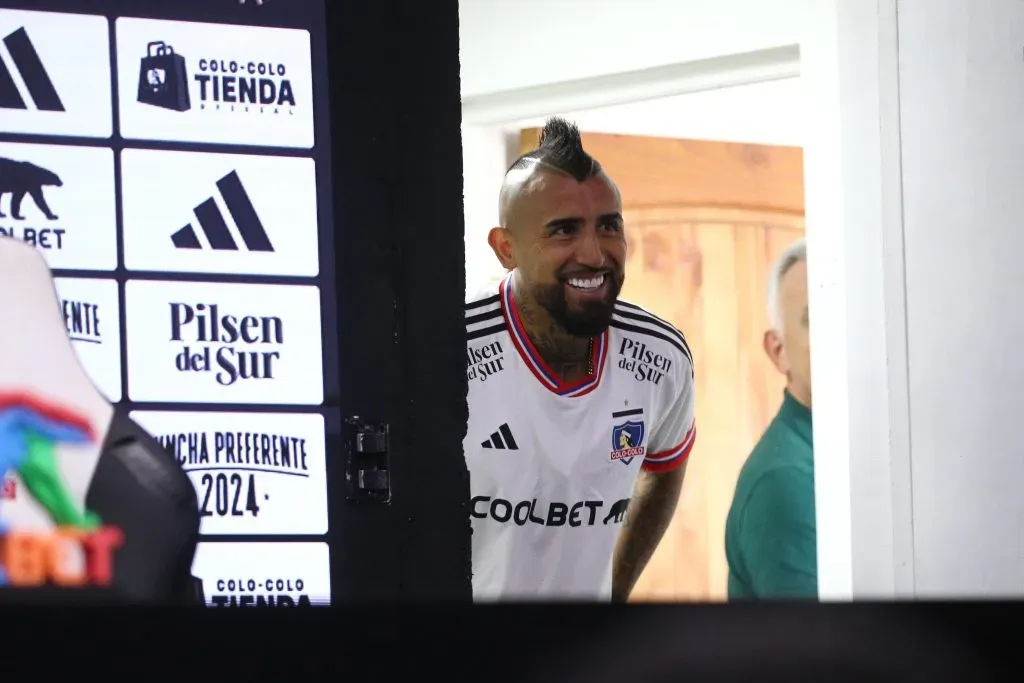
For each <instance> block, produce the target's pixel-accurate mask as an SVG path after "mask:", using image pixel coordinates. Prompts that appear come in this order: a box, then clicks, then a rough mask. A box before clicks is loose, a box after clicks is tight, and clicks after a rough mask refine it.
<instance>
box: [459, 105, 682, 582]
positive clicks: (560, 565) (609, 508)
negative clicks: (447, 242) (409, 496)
mask: <svg viewBox="0 0 1024 683" xmlns="http://www.w3.org/2000/svg"><path fill="white" fill-rule="evenodd" d="M499 201H500V206H499V219H500V223H501V225H500V227H497V228H494V229H492V230H491V232H490V234H489V236H488V241H489V243H490V246H491V248H492V249H493V250H494V253H495V255H496V256H497V257H498V260H499V261H500V262H501V265H502V266H503V267H504V268H505V269H506V270H507V271H509V272H508V275H507V276H506V277H505V279H504V280H502V282H501V284H500V285H499V286H498V288H497V291H488V292H485V293H483V294H481V295H479V296H475V297H471V298H470V300H469V302H468V303H467V304H466V330H467V354H468V368H467V376H468V378H469V425H468V431H467V435H466V439H465V442H464V449H465V453H466V460H467V463H468V465H469V471H470V487H471V490H472V501H471V510H470V513H471V515H472V522H473V593H474V599H476V600H478V601H485V600H537V599H582V600H609V599H611V600H616V601H624V600H626V599H627V598H628V597H629V594H630V592H631V591H632V589H633V586H634V584H635V583H636V580H637V578H638V577H639V576H640V573H641V572H642V571H643V569H644V567H645V566H646V564H647V562H648V560H649V559H650V557H651V555H652V554H653V553H654V550H655V548H656V547H657V546H658V543H659V542H660V541H661V538H662V536H663V534H664V532H665V529H666V528H667V527H668V524H669V522H670V521H671V519H672V514H673V512H674V511H675V507H676V503H677V501H678V499H679V493H680V490H681V487H682V482H683V472H684V470H685V463H686V459H687V456H688V455H689V453H690V449H691V448H692V446H693V442H694V437H695V427H694V421H693V416H694V386H693V364H692V360H691V356H690V350H689V348H688V347H687V345H686V340H685V339H684V338H683V335H682V333H681V332H679V330H677V329H675V328H674V327H673V326H672V325H670V324H668V323H666V322H664V321H663V320H661V319H659V318H657V317H655V316H654V315H652V314H651V313H648V312H647V311H644V310H642V309H640V308H638V307H637V306H634V305H632V304H628V303H625V302H623V301H619V299H618V295H619V291H620V290H621V288H622V283H623V280H624V278H625V273H624V265H625V262H626V239H625V234H624V226H623V219H622V200H621V198H620V196H619V191H618V189H617V188H616V186H615V184H614V183H613V182H612V180H611V179H610V178H609V177H608V176H607V175H606V174H605V173H604V171H603V170H602V168H601V165H600V164H599V163H598V162H597V161H596V160H595V159H593V158H592V157H590V156H589V155H588V154H587V153H586V152H585V151H584V149H583V145H582V141H581V138H580V133H579V131H578V130H577V129H576V127H575V126H573V125H570V124H569V123H567V122H566V121H564V120H562V119H558V118H554V119H551V120H549V121H548V122H547V124H546V125H545V126H544V130H543V132H542V134H541V139H540V144H539V147H538V148H537V149H535V150H533V151H531V152H529V153H527V154H525V155H524V156H522V157H521V158H520V159H518V160H517V161H516V162H515V163H514V164H513V165H512V167H511V168H510V169H509V170H508V173H507V174H506V176H505V181H504V183H503V185H502V188H501V196H500V200H499Z"/></svg>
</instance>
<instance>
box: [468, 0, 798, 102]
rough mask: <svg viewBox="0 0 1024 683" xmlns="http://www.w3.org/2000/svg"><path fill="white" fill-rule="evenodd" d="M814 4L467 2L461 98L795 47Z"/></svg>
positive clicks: (753, 0) (735, 0) (750, 0)
mask: <svg viewBox="0 0 1024 683" xmlns="http://www.w3.org/2000/svg"><path fill="white" fill-rule="evenodd" d="M810 1H811V2H814V0H810ZM807 4H808V0H628V1H624V0H460V2H459V22H460V27H459V39H460V41H461V48H460V52H461V55H460V58H461V61H462V96H463V97H464V98H467V97H473V96H476V95H481V94H484V93H493V92H501V91H506V90H515V89H518V88H524V87H530V86H535V85H540V84H544V83H559V82H562V81H572V80H577V79H581V78H587V77H591V76H596V75H602V74H610V73H618V72H623V71H633V70H636V69H644V68H649V67H652V66H659V65H664V64H678V63H681V62H689V61H693V60H697V59H704V58H708V57H716V56H720V55H727V54H738V53H742V52H752V51H755V50H761V49H764V48H769V47H777V46H782V45H794V44H797V43H799V42H800V33H801V21H802V14H803V13H804V11H805V9H806V7H807Z"/></svg>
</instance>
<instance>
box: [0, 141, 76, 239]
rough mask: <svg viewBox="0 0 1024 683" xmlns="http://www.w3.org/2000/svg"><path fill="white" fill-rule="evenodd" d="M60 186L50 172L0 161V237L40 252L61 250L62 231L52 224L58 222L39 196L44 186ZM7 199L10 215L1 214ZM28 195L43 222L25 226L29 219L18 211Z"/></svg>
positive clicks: (57, 178) (54, 175) (58, 179)
mask: <svg viewBox="0 0 1024 683" xmlns="http://www.w3.org/2000/svg"><path fill="white" fill-rule="evenodd" d="M63 184H64V183H62V182H61V179H60V177H59V176H58V175H57V174H56V173H54V172H53V171H51V170H49V169H46V168H43V167H42V166H36V165H35V164H33V163H31V162H28V161H18V160H15V159H5V158H0V235H2V236H4V237H13V238H15V239H20V240H22V241H23V242H27V243H29V244H31V245H34V246H36V247H39V248H41V249H63V248H64V233H65V232H66V231H65V230H64V229H63V228H60V227H57V226H54V225H53V222H54V221H56V220H57V219H58V216H57V214H55V213H54V212H53V210H52V209H51V208H50V205H49V204H48V203H47V202H46V197H45V196H44V194H43V188H44V187H48V186H49V187H61V186H62V185H63ZM8 194H9V195H10V196H11V203H10V208H9V209H8V211H9V213H10V216H8V215H7V214H5V213H4V212H3V206H2V203H3V198H4V195H8ZM26 196H28V197H30V198H31V199H32V201H33V202H34V204H35V206H36V208H37V209H38V210H39V212H40V213H41V214H42V215H43V218H44V219H45V222H42V223H33V224H29V225H26V224H25V222H26V221H28V220H29V219H28V218H27V217H26V216H25V214H24V212H23V211H22V209H23V208H24V207H23V206H22V202H24V200H25V197H26Z"/></svg>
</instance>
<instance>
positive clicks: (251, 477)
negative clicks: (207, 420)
mask: <svg viewBox="0 0 1024 683" xmlns="http://www.w3.org/2000/svg"><path fill="white" fill-rule="evenodd" d="M156 439H157V441H159V442H160V443H161V444H162V445H163V447H164V448H165V449H166V450H167V452H168V453H170V454H171V455H172V456H173V457H174V458H175V459H176V460H177V461H178V463H179V464H181V467H182V469H184V470H185V471H186V472H203V474H202V475H201V477H200V491H199V498H200V501H199V503H200V505H199V509H200V512H201V514H202V515H203V516H204V517H211V516H213V515H216V516H218V517H227V516H229V515H230V516H234V517H242V516H244V515H245V514H247V513H248V514H250V515H252V516H253V517H256V516H257V515H259V512H260V502H266V501H269V500H270V495H269V494H268V493H265V492H263V493H261V492H260V490H258V487H257V475H259V476H260V478H262V477H271V476H284V477H288V476H298V477H309V467H308V466H307V464H306V440H305V439H304V438H302V437H299V436H292V435H289V434H269V433H262V432H238V431H213V432H208V431H202V432H185V433H179V434H163V435H160V436H157V437H156Z"/></svg>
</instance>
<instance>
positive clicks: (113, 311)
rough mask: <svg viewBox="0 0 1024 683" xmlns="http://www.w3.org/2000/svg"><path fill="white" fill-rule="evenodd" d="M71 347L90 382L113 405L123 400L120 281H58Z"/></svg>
mask: <svg viewBox="0 0 1024 683" xmlns="http://www.w3.org/2000/svg"><path fill="white" fill-rule="evenodd" d="M53 283H54V286H55V288H56V290H57V296H58V298H59V299H60V307H61V315H63V316H64V324H65V326H66V327H67V330H68V337H69V338H70V339H71V345H72V346H74V347H75V352H76V353H77V354H78V360H79V361H80V362H81V364H82V367H83V368H84V369H85V372H86V374H88V375H89V379H91V380H92V382H93V384H95V385H96V388H97V389H99V390H100V391H101V392H102V393H103V394H104V395H105V396H106V397H107V399H108V400H109V401H110V402H112V403H117V402H118V401H120V400H121V323H120V320H121V318H120V308H121V307H120V298H119V296H118V292H117V281H116V280H93V279H86V278H54V280H53Z"/></svg>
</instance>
